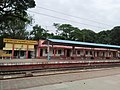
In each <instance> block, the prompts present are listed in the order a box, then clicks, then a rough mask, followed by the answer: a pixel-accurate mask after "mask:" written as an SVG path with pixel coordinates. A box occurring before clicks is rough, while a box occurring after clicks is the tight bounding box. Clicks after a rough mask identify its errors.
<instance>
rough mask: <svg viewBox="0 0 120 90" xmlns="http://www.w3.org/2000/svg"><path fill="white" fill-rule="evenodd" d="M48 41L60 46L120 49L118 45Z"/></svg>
mask: <svg viewBox="0 0 120 90" xmlns="http://www.w3.org/2000/svg"><path fill="white" fill-rule="evenodd" d="M48 41H50V42H52V43H53V44H54V43H55V44H57V43H58V44H62V45H68V46H87V47H98V48H114V49H120V46H117V45H107V44H96V43H87V42H78V41H70V40H60V39H48Z"/></svg>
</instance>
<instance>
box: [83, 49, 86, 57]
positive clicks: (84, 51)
mask: <svg viewBox="0 0 120 90" xmlns="http://www.w3.org/2000/svg"><path fill="white" fill-rule="evenodd" d="M83 53H84V55H83V56H84V59H86V50H85V49H83Z"/></svg>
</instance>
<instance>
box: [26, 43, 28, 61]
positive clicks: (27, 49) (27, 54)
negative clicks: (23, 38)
mask: <svg viewBox="0 0 120 90" xmlns="http://www.w3.org/2000/svg"><path fill="white" fill-rule="evenodd" d="M26 59H28V44H27V50H26Z"/></svg>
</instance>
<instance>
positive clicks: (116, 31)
mask: <svg viewBox="0 0 120 90" xmlns="http://www.w3.org/2000/svg"><path fill="white" fill-rule="evenodd" d="M110 37H111V44H115V45H120V26H116V27H114V28H113V29H112V30H111V33H110Z"/></svg>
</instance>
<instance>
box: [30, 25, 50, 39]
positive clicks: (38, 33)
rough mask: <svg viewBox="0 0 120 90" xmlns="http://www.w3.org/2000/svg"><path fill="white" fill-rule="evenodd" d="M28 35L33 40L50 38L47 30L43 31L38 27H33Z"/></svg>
mask: <svg viewBox="0 0 120 90" xmlns="http://www.w3.org/2000/svg"><path fill="white" fill-rule="evenodd" d="M30 35H31V37H32V39H34V40H40V39H46V38H47V37H48V36H50V34H49V33H48V30H45V29H43V28H42V27H41V26H39V25H35V26H33V30H32V31H31V32H30Z"/></svg>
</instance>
